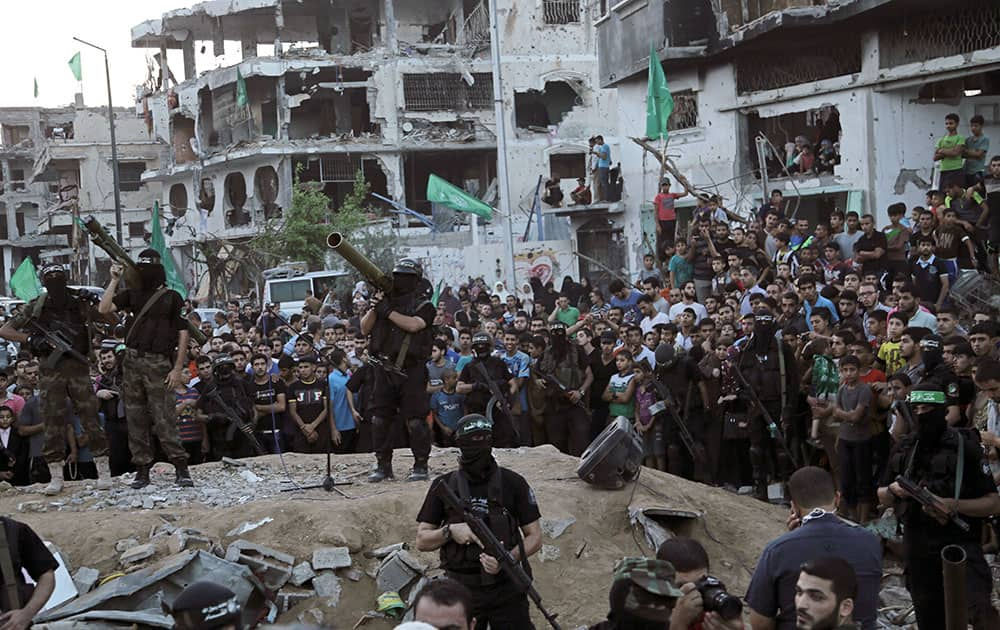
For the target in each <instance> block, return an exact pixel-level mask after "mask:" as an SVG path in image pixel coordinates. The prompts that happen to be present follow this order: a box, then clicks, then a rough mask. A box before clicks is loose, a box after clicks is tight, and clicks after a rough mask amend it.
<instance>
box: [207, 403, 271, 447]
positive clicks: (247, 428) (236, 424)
mask: <svg viewBox="0 0 1000 630" xmlns="http://www.w3.org/2000/svg"><path fill="white" fill-rule="evenodd" d="M205 396H207V397H208V398H209V400H212V401H214V402H215V403H216V404H218V405H219V407H221V408H222V415H223V416H225V417H226V419H227V420H228V421H229V430H228V431H227V432H226V435H227V437H229V438H231V437H232V436H233V435H234V434H235V432H236V431H239V432H240V433H242V434H243V435H245V436H246V437H247V439H248V440H250V444H252V445H253V450H254V451H256V452H257V454H258V455H267V451H266V450H264V447H263V446H261V444H260V442H258V441H257V436H256V435H254V434H253V426H251V424H250V423H249V422H246V421H244V420H243V418H242V416H240V414H238V413H237V412H236V410H235V409H233V408H232V407H230V406H229V403H227V402H226V401H225V399H224V398H223V397H222V395H221V394H219V390H218V388H217V387H213V388H212V389H210V390H208V391H206V392H205Z"/></svg>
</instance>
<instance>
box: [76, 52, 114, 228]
mask: <svg viewBox="0 0 1000 630" xmlns="http://www.w3.org/2000/svg"><path fill="white" fill-rule="evenodd" d="M73 39H75V40H76V41H78V42H80V43H81V44H83V45H85V46H90V47H91V48H95V49H97V50H99V51H101V52H102V53H104V76H105V78H106V79H107V82H108V125H109V126H110V127H111V172H112V175H113V176H114V184H115V231H116V234H117V236H118V243H119V244H120V245H122V246H123V247H124V246H125V240H124V237H123V235H122V193H121V173H120V172H119V170H118V143H117V142H116V140H115V106H114V104H113V103H112V102H111V70H110V68H109V67H108V51H107V50H105V49H104V48H101V47H100V46H97V45H95V44H91V43H90V42H85V41H83V40H82V39H80V38H79V37H74V38H73Z"/></svg>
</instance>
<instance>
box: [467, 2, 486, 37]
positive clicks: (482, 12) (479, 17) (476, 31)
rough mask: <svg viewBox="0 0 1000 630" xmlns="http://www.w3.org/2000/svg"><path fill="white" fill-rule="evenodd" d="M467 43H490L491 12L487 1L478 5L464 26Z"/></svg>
mask: <svg viewBox="0 0 1000 630" xmlns="http://www.w3.org/2000/svg"><path fill="white" fill-rule="evenodd" d="M463 37H464V40H465V44H467V45H470V46H485V45H487V44H489V43H490V14H489V9H488V7H487V6H486V3H485V2H480V3H479V4H478V5H476V8H475V9H473V10H472V11H471V12H470V13H469V15H468V17H466V18H465V26H464V27H463Z"/></svg>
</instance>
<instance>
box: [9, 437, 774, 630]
mask: <svg viewBox="0 0 1000 630" xmlns="http://www.w3.org/2000/svg"><path fill="white" fill-rule="evenodd" d="M496 454H497V459H498V461H499V462H500V464H501V465H503V466H506V467H509V468H512V469H513V470H515V471H517V472H519V473H520V474H522V475H524V476H525V477H526V478H527V480H528V481H529V483H530V484H531V486H532V487H533V488H534V490H535V493H536V495H537V496H538V500H539V505H540V507H541V511H542V515H543V518H544V519H563V518H566V517H574V518H575V519H576V523H574V524H573V525H572V526H570V527H569V529H568V530H567V531H566V532H565V533H564V534H562V535H561V536H559V537H558V538H556V539H549V538H548V537H546V538H545V540H544V541H543V542H544V544H545V545H550V546H552V547H556V548H558V558H557V559H555V560H550V561H546V562H542V561H540V560H539V559H538V558H537V557H536V558H533V559H532V567H533V569H534V574H535V585H536V588H537V589H538V591H539V592H540V593H541V595H542V598H543V601H544V602H545V603H546V605H547V606H548V607H549V608H550V610H553V611H556V612H558V613H559V618H560V621H561V622H562V624H563V626H564V627H575V626H577V625H580V624H589V623H594V622H596V621H597V620H599V619H601V618H603V617H604V615H605V613H606V612H607V589H608V585H609V579H610V574H611V569H612V567H613V565H614V563H615V561H617V560H618V559H619V558H621V557H623V556H628V555H640V554H649V553H650V550H649V549H648V548H647V547H646V546H645V545H644V543H643V546H642V547H641V548H640V547H639V544H640V543H641V542H642V538H641V534H640V533H639V532H633V529H632V528H631V527H630V525H629V521H628V507H629V501H630V499H631V505H633V506H637V507H653V506H655V507H669V508H674V509H684V510H694V511H698V512H701V513H703V514H704V517H703V518H702V519H700V521H697V522H695V524H694V526H693V528H692V530H691V531H690V535H692V536H693V537H694V538H697V539H698V540H700V541H701V542H702V543H703V544H704V545H705V547H706V548H707V549H708V552H709V555H710V557H711V561H712V572H713V573H714V574H715V575H717V576H718V577H720V578H721V579H722V580H723V581H725V582H726V583H727V585H728V586H729V587H730V589H731V590H732V591H733V592H735V593H738V594H742V593H744V592H745V589H746V587H747V585H748V583H749V579H750V575H751V572H752V570H753V567H754V564H755V562H756V559H757V557H758V555H759V553H760V551H761V549H762V548H763V546H764V545H765V544H766V543H767V542H768V541H769V540H771V539H773V538H774V537H776V536H777V535H779V534H780V533H781V532H782V531H783V530H784V517H785V511H784V510H783V509H781V508H778V507H773V506H769V505H766V504H764V503H761V502H758V501H755V500H752V499H749V498H745V497H737V496H735V495H733V494H730V493H728V492H725V491H723V490H720V489H715V488H710V487H706V486H703V485H701V484H696V483H693V482H689V481H686V480H684V479H680V478H677V477H672V476H670V475H667V474H665V473H661V472H657V471H650V470H647V469H643V473H642V476H641V478H640V479H639V482H638V486H637V487H636V488H635V492H634V496H633V494H632V491H633V484H629V485H628V486H626V488H625V489H623V490H618V491H607V490H599V489H596V488H593V487H591V486H588V485H587V484H585V483H583V482H582V481H580V480H579V479H577V477H576V475H575V472H574V471H575V466H576V463H577V459H576V458H572V457H568V456H565V455H562V454H560V453H558V452H557V451H556V450H555V449H553V448H551V447H541V448H533V449H520V450H516V451H499V450H498V451H496ZM455 456H456V451H453V450H437V449H436V450H435V452H434V455H433V456H432V458H431V473H432V477H433V476H435V475H438V474H441V473H444V472H447V471H449V470H452V469H454V467H455ZM242 461H244V462H246V463H247V464H248V467H249V468H250V469H251V470H253V472H254V473H255V474H256V475H258V476H259V477H261V481H259V482H257V483H256V484H253V485H254V486H255V489H254V492H252V493H249V495H250V496H251V497H252V498H250V499H247V500H246V502H245V503H243V504H242V505H229V506H228V507H207V506H204V505H201V504H200V503H198V502H197V501H192V502H190V503H189V504H188V505H164V504H163V503H159V502H158V503H157V507H155V508H154V509H141V508H139V509H136V508H131V507H126V508H121V507H120V506H121V505H129V497H130V496H131V495H134V497H133V498H132V503H133V504H134V503H137V502H136V501H135V500H134V499H135V498H138V499H142V498H144V497H146V496H153V495H159V496H165V495H169V494H170V493H171V491H172V486H171V481H172V474H170V467H169V466H166V467H164V468H163V470H161V471H159V473H158V474H157V473H154V486H153V487H151V488H149V489H147V490H144V491H139V492H136V491H132V490H124V489H116V491H115V492H116V495H115V496H116V497H117V499H118V501H117V503H116V506H115V507H108V506H107V505H106V504H107V501H104V502H103V503H102V502H97V503H98V504H99V505H101V509H92V508H93V506H94V505H95V501H94V500H93V496H94V494H93V492H91V491H89V490H87V489H86V488H85V487H84V486H83V485H82V484H69V485H68V486H67V492H64V495H63V496H61V497H59V499H60V501H61V502H62V503H63V505H62V506H48V505H47V506H46V509H47V510H48V511H46V512H44V513H41V512H30V511H23V512H22V511H19V510H18V506H19V505H23V504H24V503H25V502H27V501H38V500H42V499H44V497H41V496H40V495H37V494H17V495H9V496H5V497H2V498H0V510H2V511H3V513H5V514H10V515H12V516H14V518H17V519H19V520H22V521H25V522H27V523H29V524H30V525H31V526H32V527H33V528H35V530H36V531H38V532H39V533H40V534H41V535H42V536H43V537H45V538H46V539H48V540H52V541H53V542H55V543H56V544H57V545H59V547H60V548H61V549H62V550H63V551H64V552H65V553H66V554H67V555H68V556H69V561H70V562H71V563H72V565H73V567H79V566H84V565H85V566H91V567H94V568H97V569H99V570H100V571H101V573H102V575H104V574H105V573H108V572H111V571H112V570H114V569H116V565H117V558H118V554H117V553H116V552H115V550H114V545H115V542H116V541H117V540H119V539H123V538H128V537H130V536H132V537H136V538H138V539H139V540H140V542H145V540H146V538H147V537H148V535H149V532H150V530H151V529H152V528H153V527H154V526H156V525H158V524H160V523H162V522H163V521H164V519H167V520H169V521H170V522H172V523H173V524H175V525H178V526H183V527H194V528H197V529H200V530H202V531H203V532H205V533H206V534H208V535H209V536H211V537H212V538H214V539H216V540H218V541H220V542H221V543H222V545H223V546H225V545H228V544H229V543H230V542H232V540H234V539H235V537H228V536H226V532H228V531H229V530H231V529H233V528H234V527H236V526H238V525H239V524H241V523H243V522H246V521H257V520H259V519H261V518H263V517H266V516H270V517H272V518H273V519H274V520H273V522H270V523H268V524H266V525H263V526H262V527H259V528H258V529H255V530H253V531H251V532H248V533H246V534H243V535H242V536H240V537H241V538H245V539H247V540H251V541H253V542H256V543H260V544H263V545H267V546H269V547H273V548H275V549H277V550H280V551H284V552H287V553H289V554H293V555H295V556H296V560H297V561H301V560H303V559H308V558H309V557H310V556H311V554H312V551H313V549H315V548H317V547H323V546H347V547H349V548H350V550H351V553H352V556H353V560H354V564H355V566H357V567H359V568H361V569H363V570H367V569H368V568H369V567H370V565H371V563H372V562H373V561H372V560H368V559H366V558H364V556H363V555H362V553H361V552H363V551H366V550H370V549H373V548H377V547H381V546H385V545H389V544H393V543H396V542H400V541H408V542H410V543H412V542H413V540H414V535H415V531H416V522H415V517H416V514H417V511H418V509H419V507H420V504H421V502H422V500H423V497H424V495H425V493H426V491H427V488H428V485H429V484H428V483H427V482H423V483H406V482H404V481H396V482H391V483H384V484H379V485H373V484H368V483H366V482H365V481H364V474H365V473H366V471H367V470H368V468H369V466H370V464H371V457H370V456H367V455H348V456H335V458H334V461H335V477H336V478H337V479H338V480H341V479H346V480H353V481H354V483H353V484H352V485H347V486H342V487H341V488H340V489H341V490H343V491H344V492H345V493H346V494H347V495H348V496H349V497H350V498H345V497H343V496H340V495H339V494H337V493H331V494H327V493H326V492H324V491H322V490H307V491H299V492H281V491H280V490H281V489H283V488H287V487H291V486H290V484H288V483H287V481H284V480H285V479H287V478H286V477H285V475H284V472H283V470H282V467H281V464H280V462H279V459H278V457H277V456H267V457H258V458H254V459H250V460H242ZM286 463H287V464H288V467H289V469H290V472H291V473H292V475H293V476H294V477H295V478H296V480H297V481H298V482H299V483H300V484H303V485H304V484H306V483H316V482H318V481H320V480H321V479H322V476H323V466H324V457H323V456H307V455H289V456H286ZM411 463H412V459H411V457H410V455H409V453H408V452H404V451H398V452H397V456H396V461H395V469H396V474H397V476H405V472H406V471H408V470H409V466H410V464H411ZM238 470H239V469H234V468H230V467H226V466H223V465H222V464H219V463H213V464H205V465H202V466H196V467H194V468H193V469H192V474H193V476H194V478H195V482H196V483H198V484H199V486H200V488H204V487H206V486H208V485H210V483H211V482H212V480H213V479H220V478H222V477H226V478H227V479H228V481H229V483H230V484H232V481H233V480H234V479H237V478H238V477H237V475H238ZM268 495H270V496H268ZM74 497H75V498H77V499H78V501H77V503H78V505H73V504H72V499H73V498H74ZM261 497H263V498H261ZM239 499H240V497H236V500H239ZM548 551H549V552H551V551H552V550H551V549H550V550H548ZM421 557H422V558H423V559H424V560H425V561H427V562H428V563H436V559H437V558H436V554H421ZM343 584H344V594H343V597H342V598H341V602H340V605H339V606H338V607H337V608H335V609H327V610H326V617H325V622H326V623H328V624H331V625H335V626H336V627H338V628H343V627H346V628H350V627H352V626H353V625H354V624H355V622H356V621H357V620H358V619H359V618H360V617H361V616H362V615H363V614H364V612H365V611H367V610H369V609H371V608H373V607H374V598H375V596H376V593H375V584H374V581H373V580H371V579H370V578H368V577H367V576H366V577H365V578H363V579H362V580H361V581H360V582H356V583H355V582H350V581H347V580H344V582H343ZM304 607H305V608H308V607H309V604H301V605H300V606H299V607H297V608H296V609H293V610H292V611H290V612H289V613H287V614H286V615H285V616H283V617H282V618H281V620H283V621H288V622H292V621H294V620H295V618H296V616H297V613H298V612H301V609H303V608H304ZM538 622H539V627H542V625H544V622H543V621H542V620H541V618H539V619H538ZM365 627H372V628H381V627H391V625H389V624H386V623H385V622H381V621H370V622H369V623H367V624H366V625H365Z"/></svg>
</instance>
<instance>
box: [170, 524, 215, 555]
mask: <svg viewBox="0 0 1000 630" xmlns="http://www.w3.org/2000/svg"><path fill="white" fill-rule="evenodd" d="M214 547H215V542H214V541H213V540H212V539H211V538H209V537H208V536H205V535H204V534H203V533H201V532H200V531H198V530H197V529H188V528H184V529H178V530H176V531H175V532H174V533H173V534H171V535H170V537H169V538H168V539H167V550H168V551H170V553H171V555H173V554H178V553H180V552H182V551H186V550H188V549H200V550H202V551H208V552H210V553H211V552H212V549H213V548H214Z"/></svg>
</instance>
